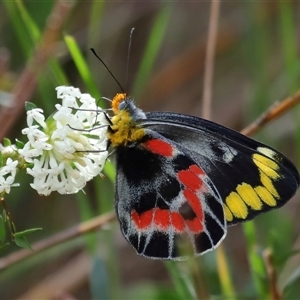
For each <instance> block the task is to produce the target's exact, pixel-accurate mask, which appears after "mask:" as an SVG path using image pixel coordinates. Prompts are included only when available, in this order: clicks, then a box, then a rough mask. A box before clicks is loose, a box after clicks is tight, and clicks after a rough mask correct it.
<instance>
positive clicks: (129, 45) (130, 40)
mask: <svg viewBox="0 0 300 300" xmlns="http://www.w3.org/2000/svg"><path fill="white" fill-rule="evenodd" d="M134 29H135V28H134V27H132V28H131V31H130V35H129V44H128V51H127V66H126V87H127V85H128V73H129V59H130V51H131V44H132V36H133V32H134Z"/></svg>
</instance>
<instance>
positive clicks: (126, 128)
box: [107, 93, 145, 147]
mask: <svg viewBox="0 0 300 300" xmlns="http://www.w3.org/2000/svg"><path fill="white" fill-rule="evenodd" d="M125 100H126V94H125V93H120V94H117V95H116V96H115V97H114V98H113V100H112V110H113V112H114V114H115V115H114V116H113V117H112V118H111V119H110V120H111V122H112V125H111V126H110V130H109V131H108V133H107V137H108V139H109V140H110V142H111V144H112V146H113V147H117V146H121V145H124V146H126V145H128V144H130V143H132V142H135V141H137V140H140V139H141V138H142V137H143V136H144V135H145V130H144V129H143V128H141V127H139V126H138V125H137V123H136V122H135V120H133V119H132V116H131V115H130V113H129V111H128V110H126V109H120V108H119V106H120V103H121V102H122V101H125Z"/></svg>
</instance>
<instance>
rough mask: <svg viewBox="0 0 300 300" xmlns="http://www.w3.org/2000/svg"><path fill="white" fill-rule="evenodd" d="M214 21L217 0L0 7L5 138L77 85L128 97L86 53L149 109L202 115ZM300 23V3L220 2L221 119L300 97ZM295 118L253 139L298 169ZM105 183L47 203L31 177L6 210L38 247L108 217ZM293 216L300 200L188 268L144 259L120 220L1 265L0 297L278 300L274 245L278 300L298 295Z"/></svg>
mask: <svg viewBox="0 0 300 300" xmlns="http://www.w3.org/2000/svg"><path fill="white" fill-rule="evenodd" d="M209 13H210V2H200V1H199V2H188V1H186V2H181V1H178V2H165V1H155V2H154V1H153V2H146V1H145V2H144V1H138V2H136V1H132V2H130V1H128V2H125V1H124V2H116V1H50V0H49V1H23V2H22V1H17V0H16V1H12V0H4V1H2V2H1V3H0V20H1V21H0V104H1V111H0V122H1V127H2V128H0V134H2V136H1V137H2V138H3V137H4V136H5V137H8V138H10V139H11V140H14V139H15V138H18V139H20V140H24V138H23V137H22V135H21V134H20V132H21V129H22V128H23V127H25V125H26V118H25V116H26V114H25V109H24V101H31V102H34V103H35V104H36V105H37V106H38V107H41V108H43V109H44V111H45V112H46V114H51V113H52V112H53V111H54V105H55V103H57V100H56V92H55V87H56V86H59V85H72V86H75V87H79V88H80V90H81V92H87V93H90V94H91V95H92V96H94V97H95V98H99V97H100V95H101V96H105V97H108V98H112V97H113V96H114V95H115V93H116V92H120V89H119V87H118V85H117V84H116V82H115V81H114V80H113V79H112V78H111V76H110V75H109V74H108V72H107V71H106V69H105V68H104V67H103V65H102V64H101V63H100V62H99V61H98V60H97V59H96V58H95V56H94V55H93V54H92V53H91V51H90V48H91V47H93V48H94V49H95V50H96V52H97V53H98V55H99V56H100V57H101V58H102V59H103V60H104V61H105V63H106V64H107V65H108V66H109V68H110V70H111V71H112V72H113V74H114V75H115V76H116V78H118V80H119V81H120V82H121V84H122V86H123V87H124V89H125V90H126V92H127V91H128V94H129V95H130V96H132V97H133V98H135V100H136V102H137V103H138V105H139V106H140V107H141V108H142V109H143V110H145V111H152V110H158V111H174V112H179V113H187V114H193V115H196V116H201V107H202V103H201V98H202V92H203V71H204V63H205V49H206V43H207V32H208V24H209ZM299 26H300V3H297V2H286V1H284V2H283V1H278V2H277V1H271V2H269V1H258V2H253V1H243V2H227V1H224V2H222V3H221V10H220V18H219V28H218V36H217V44H216V59H215V72H214V81H213V103H212V120H213V121H215V122H218V123H220V124H222V125H225V126H228V127H231V128H234V129H236V130H241V129H242V128H243V127H244V126H246V125H247V124H248V123H250V122H251V121H252V120H254V119H255V118H256V117H258V116H259V115H260V114H261V113H263V112H264V111H265V110H266V109H267V108H268V107H269V106H270V105H272V104H273V103H274V102H275V101H278V100H282V99H284V98H285V97H287V96H289V95H292V94H293V93H295V92H296V91H297V90H298V89H299V88H300V84H299V74H300V65H299V32H300V31H299V28H300V27H299ZM132 27H134V28H135V32H134V35H133V40H132V47H131V51H130V60H129V71H128V77H127V78H126V67H127V61H128V59H127V55H128V43H129V33H130V30H131V28H132ZM74 41H76V44H75V45H74ZM76 47H77V48H76ZM81 59H83V60H81ZM85 63H86V64H85ZM299 113H300V111H299V108H298V107H296V108H294V109H293V110H292V111H290V112H289V113H288V114H286V115H284V116H283V117H281V118H279V119H278V120H276V121H275V122H272V123H271V124H268V125H267V126H266V127H265V128H264V129H263V130H262V131H261V132H260V133H259V134H257V135H256V136H255V138H256V139H259V140H260V141H262V142H264V143H266V144H269V145H271V146H273V147H275V148H276V149H278V150H280V151H282V152H283V153H284V154H285V155H287V156H288V157H289V158H290V159H291V160H292V161H293V162H295V163H296V164H298V166H299V158H300V152H299V151H300V134H299V123H300V122H299V117H298V116H299ZM107 172H110V174H111V170H107ZM109 178H110V176H107V177H106V178H105V179H100V178H98V179H97V180H95V181H93V182H91V183H90V184H88V186H87V187H86V189H85V192H86V194H83V193H80V194H78V195H68V196H61V195H58V194H53V195H50V196H49V197H40V196H38V195H37V193H36V192H35V191H34V190H32V189H31V188H30V186H29V183H30V180H31V178H29V177H28V176H24V174H23V175H22V174H20V176H19V177H18V179H17V181H18V182H20V183H21V187H20V188H14V189H13V191H12V192H11V194H10V195H9V196H8V197H6V202H7V204H8V206H9V209H10V211H11V213H12V216H13V221H14V223H15V224H16V226H17V229H18V230H24V229H26V228H32V227H42V228H43V231H41V232H38V233H35V234H34V235H32V236H30V237H29V240H30V242H31V243H32V244H33V245H34V242H35V241H38V240H42V239H43V238H45V237H49V236H51V235H52V234H55V233H59V232H61V231H63V230H65V229H67V228H69V227H70V226H72V225H74V224H77V223H79V222H82V221H84V220H87V219H90V218H92V217H93V216H96V215H99V214H101V213H104V212H107V211H111V210H113V207H114V202H113V199H114V196H113V194H114V193H113V190H114V188H113V182H111V180H109ZM299 208H300V206H299V195H296V196H295V197H294V198H293V199H292V200H291V201H290V202H289V203H288V204H287V205H286V206H285V207H283V208H281V209H280V210H276V211H272V212H270V213H268V214H265V215H262V216H260V217H258V218H256V219H255V221H253V222H251V223H248V224H247V225H246V226H244V227H243V226H242V225H237V226H234V227H231V228H229V230H228V236H227V238H226V239H225V241H224V242H223V245H224V248H222V249H221V251H219V252H218V254H217V252H214V253H209V254H206V255H205V256H203V257H201V258H197V259H195V260H193V261H192V262H176V263H164V262H160V261H154V260H149V259H146V258H142V257H139V256H137V255H136V254H135V251H134V250H133V249H132V247H131V246H129V245H128V244H127V242H126V241H125V240H124V238H123V237H122V236H121V233H120V230H119V226H118V224H117V222H112V223H109V224H107V226H106V227H105V229H104V230H102V231H99V232H97V233H95V234H89V235H88V236H85V237H81V238H77V239H75V240H72V241H69V242H66V243H63V244H60V245H58V246H56V247H54V248H51V249H49V250H47V251H46V252H43V253H41V254H37V255H33V257H32V258H30V259H28V260H25V261H23V262H20V263H18V264H15V265H13V266H11V267H9V268H7V269H5V270H2V271H1V269H0V298H1V299H196V298H197V297H200V296H201V295H202V297H203V298H205V297H208V295H210V297H211V298H212V299H264V298H265V299H266V298H268V299H280V298H274V295H273V296H272V294H271V292H270V284H269V279H270V277H268V275H267V270H266V265H265V260H264V258H263V257H264V253H265V252H264V251H265V249H267V248H268V249H271V250H272V253H273V254H272V267H274V270H273V271H274V272H275V274H276V276H277V279H278V289H279V290H280V292H282V293H283V295H284V296H283V297H284V299H297V298H298V295H299V294H300V281H299V274H300V257H299V255H297V250H298V249H299V246H300V239H299V232H300V224H299V222H298V220H299V213H300V212H299ZM249 224H250V225H249ZM244 232H246V233H247V237H248V238H247V239H246V238H245V234H244ZM18 250H19V249H18V248H17V247H16V246H15V245H14V244H11V245H10V246H9V247H7V248H5V249H4V250H3V251H2V252H1V253H0V255H1V259H5V257H6V256H7V255H9V254H10V253H12V252H15V251H18ZM222 251H224V252H222ZM224 253H225V255H226V256H225V258H224V257H223V258H222V254H224ZM216 255H217V256H216ZM220 257H221V258H220ZM222 263H223V264H222ZM224 264H225V266H224ZM226 266H227V267H228V268H229V273H228V274H227V273H226ZM0 268H1V260H0ZM226 280H227V281H228V282H226Z"/></svg>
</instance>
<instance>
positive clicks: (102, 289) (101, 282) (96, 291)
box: [90, 257, 111, 300]
mask: <svg viewBox="0 0 300 300" xmlns="http://www.w3.org/2000/svg"><path fill="white" fill-rule="evenodd" d="M90 287H91V292H92V296H93V299H99V300H100V299H111V297H110V295H109V282H108V274H107V269H106V266H105V263H104V261H103V260H102V259H101V258H99V257H95V258H94V261H93V267H92V272H91V274H90Z"/></svg>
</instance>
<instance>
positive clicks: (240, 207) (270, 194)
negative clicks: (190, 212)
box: [224, 147, 280, 222]
mask: <svg viewBox="0 0 300 300" xmlns="http://www.w3.org/2000/svg"><path fill="white" fill-rule="evenodd" d="M257 151H259V152H260V153H261V154H259V153H255V154H253V155H252V160H253V162H254V164H255V165H256V167H257V168H258V170H259V178H260V182H261V184H260V185H258V186H255V187H254V186H251V185H250V184H249V183H246V182H243V183H241V184H239V185H238V186H237V187H236V190H235V191H233V192H231V193H230V194H229V195H228V196H227V197H226V199H225V205H224V213H225V218H226V220H227V221H229V222H230V221H232V220H233V218H234V217H235V218H239V219H246V218H247V216H248V214H249V209H252V210H256V211H259V210H261V209H262V207H263V203H265V204H266V205H268V206H270V207H274V206H276V205H277V200H280V196H279V194H278V191H277V190H276V188H275V186H274V182H275V181H276V180H277V179H279V178H280V173H279V168H280V166H279V164H278V163H277V162H276V161H274V160H275V159H276V153H275V152H274V151H273V150H271V149H268V148H263V147H259V148H258V149H257ZM266 156H267V157H266ZM248 207H249V208H248Z"/></svg>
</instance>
